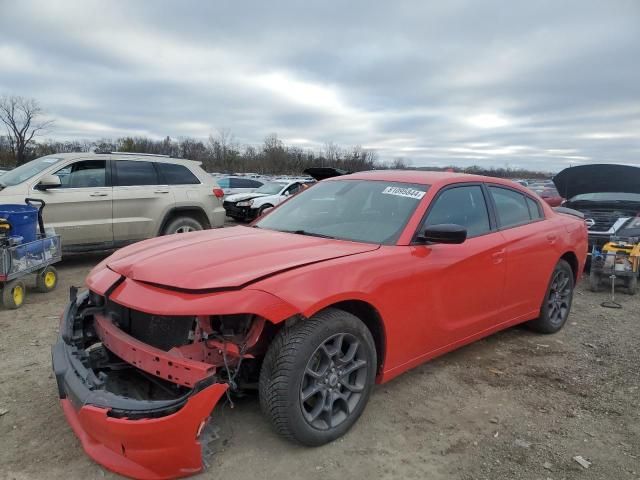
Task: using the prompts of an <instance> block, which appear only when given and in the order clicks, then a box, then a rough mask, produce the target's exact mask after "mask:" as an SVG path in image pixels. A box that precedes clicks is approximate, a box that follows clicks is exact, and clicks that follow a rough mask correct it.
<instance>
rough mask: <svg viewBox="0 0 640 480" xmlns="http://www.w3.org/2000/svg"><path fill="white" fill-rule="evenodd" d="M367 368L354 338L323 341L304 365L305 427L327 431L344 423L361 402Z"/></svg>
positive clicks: (341, 336) (345, 336)
mask: <svg viewBox="0 0 640 480" xmlns="http://www.w3.org/2000/svg"><path fill="white" fill-rule="evenodd" d="M369 368H370V366H369V364H368V362H367V360H366V356H365V353H364V348H363V347H362V345H361V344H360V341H359V340H358V339H357V338H356V337H355V336H353V335H351V334H348V333H338V334H336V335H333V336H331V337H329V338H328V339H327V340H325V341H324V342H323V343H322V344H321V345H320V346H319V347H318V348H317V349H316V350H315V352H314V353H313V355H312V356H311V358H310V360H309V362H308V363H307V366H306V368H305V371H304V376H303V379H302V383H301V386H300V401H301V406H302V413H303V416H304V419H305V420H306V421H307V423H309V425H311V426H313V427H314V428H317V429H319V430H328V429H331V428H334V427H336V426H338V425H340V424H341V423H342V422H344V421H345V420H346V419H347V418H348V417H349V415H351V413H352V412H353V411H354V410H355V408H356V406H357V405H358V403H359V402H360V400H361V398H362V392H363V391H364V389H365V386H366V382H367V375H368V369H369Z"/></svg>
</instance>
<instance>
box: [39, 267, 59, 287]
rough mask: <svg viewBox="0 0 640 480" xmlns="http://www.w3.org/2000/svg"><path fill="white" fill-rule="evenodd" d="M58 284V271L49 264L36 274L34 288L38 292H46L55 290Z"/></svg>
mask: <svg viewBox="0 0 640 480" xmlns="http://www.w3.org/2000/svg"><path fill="white" fill-rule="evenodd" d="M57 286H58V271H57V270H56V269H55V267H52V266H51V265H49V266H48V267H46V268H43V269H42V270H40V271H39V272H38V273H37V274H36V290H37V291H38V292H40V293H47V292H51V291H52V290H55V289H56V287H57Z"/></svg>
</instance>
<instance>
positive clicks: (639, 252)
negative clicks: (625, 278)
mask: <svg viewBox="0 0 640 480" xmlns="http://www.w3.org/2000/svg"><path fill="white" fill-rule="evenodd" d="M602 254H603V255H606V257H605V258H606V261H605V267H612V266H613V261H614V259H615V262H616V266H615V269H616V270H621V269H622V268H624V267H625V263H626V262H628V263H629V264H630V267H631V268H630V271H632V272H636V273H637V272H638V269H639V268H640V243H629V242H623V241H615V242H608V243H606V244H605V245H604V247H602ZM607 262H611V265H607Z"/></svg>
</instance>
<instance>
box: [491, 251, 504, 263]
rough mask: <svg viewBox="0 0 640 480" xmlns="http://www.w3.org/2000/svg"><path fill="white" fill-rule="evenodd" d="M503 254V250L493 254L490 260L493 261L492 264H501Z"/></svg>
mask: <svg viewBox="0 0 640 480" xmlns="http://www.w3.org/2000/svg"><path fill="white" fill-rule="evenodd" d="M505 252H506V250H505V249H504V248H503V249H502V250H498V251H497V252H493V253H492V254H491V258H492V259H493V263H495V264H496V265H498V264H499V263H502V261H503V260H504V254H505Z"/></svg>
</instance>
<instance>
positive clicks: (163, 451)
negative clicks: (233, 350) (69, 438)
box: [60, 383, 227, 480]
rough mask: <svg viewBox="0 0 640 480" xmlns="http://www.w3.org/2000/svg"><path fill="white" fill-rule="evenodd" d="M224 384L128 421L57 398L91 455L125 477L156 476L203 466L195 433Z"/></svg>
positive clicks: (181, 473)
mask: <svg viewBox="0 0 640 480" xmlns="http://www.w3.org/2000/svg"><path fill="white" fill-rule="evenodd" d="M226 390H227V385H224V384H219V383H218V384H214V385H211V386H210V387H207V388H205V389H204V390H202V391H201V392H199V393H197V394H195V395H193V396H192V397H191V398H189V400H188V401H187V403H186V405H185V406H184V407H183V408H181V409H180V410H179V411H177V412H176V413H174V414H172V415H169V416H166V417H161V418H153V419H143V420H127V419H122V418H113V417H109V416H108V410H105V409H103V408H96V407H93V406H90V405H86V406H83V407H81V408H80V409H79V410H76V409H75V408H74V406H73V405H72V404H71V402H69V400H66V399H65V400H61V401H60V403H61V404H62V409H63V411H64V414H65V416H66V417H67V421H68V422H69V424H70V425H71V428H72V429H73V431H74V432H75V434H76V436H77V437H78V439H79V440H80V442H81V443H82V448H83V449H84V451H85V452H86V453H87V455H89V456H90V457H91V458H92V459H93V460H95V461H96V462H98V463H99V464H101V465H103V466H105V467H106V468H108V469H109V470H111V471H113V472H116V473H119V474H121V475H125V476H127V477H132V478H139V479H145V480H160V479H167V478H179V477H185V476H188V475H193V474H194V473H197V472H199V471H201V470H202V468H203V465H202V457H201V451H200V443H199V442H198V440H197V438H196V436H197V434H198V430H199V428H200V426H201V424H202V422H203V421H206V420H207V419H208V418H209V414H210V413H211V411H212V410H213V408H214V407H215V405H216V403H218V400H220V397H222V395H224V392H225V391H226Z"/></svg>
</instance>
